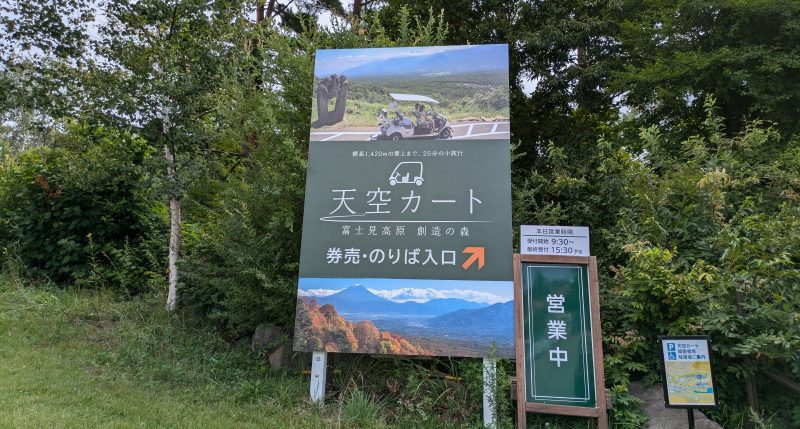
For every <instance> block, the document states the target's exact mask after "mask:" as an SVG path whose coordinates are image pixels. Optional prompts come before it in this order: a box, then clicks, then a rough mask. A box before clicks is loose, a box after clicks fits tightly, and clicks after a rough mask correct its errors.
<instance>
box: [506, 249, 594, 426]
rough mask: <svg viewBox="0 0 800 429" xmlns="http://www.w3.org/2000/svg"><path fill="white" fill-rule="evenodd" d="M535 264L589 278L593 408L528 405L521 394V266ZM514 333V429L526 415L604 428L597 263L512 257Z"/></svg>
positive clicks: (582, 258) (590, 259)
mask: <svg viewBox="0 0 800 429" xmlns="http://www.w3.org/2000/svg"><path fill="white" fill-rule="evenodd" d="M523 263H538V264H552V265H554V266H555V265H566V264H569V265H583V266H585V268H586V271H587V273H588V277H589V284H588V289H589V306H590V313H591V315H590V318H591V325H592V342H591V344H592V351H593V353H592V355H593V357H594V389H595V392H594V393H595V395H594V397H595V407H594V408H590V407H579V406H571V405H558V404H543V403H539V402H528V399H527V395H526V390H525V356H526V350H525V332H524V326H525V320H526V318H525V316H526V315H525V314H524V311H525V309H524V305H523V302H522V299H523V295H522V292H523V284H522V264H523ZM514 330H515V333H514V335H515V337H516V338H515V342H516V355H517V362H516V367H517V427H520V428H524V427H527V426H526V422H527V413H529V412H532V413H542V414H560V415H568V416H579V417H594V418H597V419H598V427H599V429H607V428H608V414H607V413H608V412H607V410H606V392H605V379H604V370H603V346H602V333H601V325H600V296H599V282H598V277H597V259H596V258H595V257H594V256H548V255H520V254H514Z"/></svg>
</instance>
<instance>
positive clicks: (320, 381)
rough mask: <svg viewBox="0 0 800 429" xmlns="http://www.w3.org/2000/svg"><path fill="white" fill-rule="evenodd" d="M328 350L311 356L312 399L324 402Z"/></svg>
mask: <svg viewBox="0 0 800 429" xmlns="http://www.w3.org/2000/svg"><path fill="white" fill-rule="evenodd" d="M327 367H328V352H314V353H313V354H312V356H311V401H312V402H317V403H319V404H322V402H323V401H324V400H325V375H326V373H327V371H326V370H327Z"/></svg>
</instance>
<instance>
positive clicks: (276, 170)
mask: <svg viewBox="0 0 800 429" xmlns="http://www.w3.org/2000/svg"><path fill="white" fill-rule="evenodd" d="M90 3H91V2H82V1H71V2H63V1H60V0H59V2H58V5H59V7H61V8H62V9H63V10H62V12H65V13H56V12H57V11H59V9H58V8H45V9H41V10H39V12H40V14H44V15H45V16H46V17H49V18H50V19H39V20H37V19H36V17H37V15H36V14H35V13H34V11H36V10H37V9H36V8H31V7H25V6H26V5H27V6H30V4H31V2H30V1H28V0H14V1H12V2H10V3H9V6H8V8H10V9H9V10H15V11H17V12H18V16H17V18H18V19H16V20H10V19H9V18H7V17H6V16H7V15H1V14H0V15H1V16H2V18H0V23H2V25H3V26H4V27H5V29H6V30H7V31H6V33H5V34H3V35H2V36H1V37H0V45H2V46H4V47H6V46H10V47H13V49H10V50H8V49H7V50H4V51H3V50H0V52H7V53H4V54H3V55H2V63H0V67H2V71H3V73H2V74H0V93H1V94H2V97H0V112H1V114H2V117H3V121H4V122H3V124H2V130H1V131H2V133H1V134H0V161H2V171H0V246H2V247H3V251H4V254H5V256H6V257H8V258H11V259H12V260H19V261H22V263H23V265H24V270H26V272H27V273H29V274H30V275H31V276H34V277H42V276H46V277H49V278H51V279H53V280H54V281H57V282H58V283H59V284H61V285H65V286H66V285H73V286H77V287H97V288H102V287H104V286H107V287H110V288H113V289H115V290H119V291H124V292H128V293H140V292H143V291H147V290H153V292H154V293H155V294H160V293H163V292H164V289H165V278H164V274H163V270H164V266H165V265H166V263H165V254H166V243H167V234H166V230H165V222H166V219H167V209H166V205H165V203H164V202H165V200H166V198H167V197H172V198H179V199H180V200H181V201H182V203H183V215H184V228H183V232H182V242H183V250H182V259H181V261H180V267H181V270H182V283H181V303H182V305H183V306H184V310H189V311H191V312H192V313H193V314H194V315H195V316H194V317H196V318H197V319H196V320H197V321H198V323H201V324H207V325H208V326H211V327H213V328H214V329H215V330H216V331H217V332H218V333H219V335H222V336H224V337H225V338H226V339H227V340H229V341H231V342H235V341H236V340H238V339H241V338H246V337H247V336H248V335H249V334H251V333H252V332H253V331H254V330H255V328H256V327H257V326H258V325H259V324H262V323H272V324H277V325H280V326H284V327H287V328H290V327H291V326H292V325H293V323H292V322H293V320H294V314H293V312H294V308H295V306H294V303H295V298H296V297H295V293H296V292H295V290H296V273H297V260H298V254H299V243H300V234H301V233H302V231H301V221H302V208H303V192H304V188H305V183H304V181H305V168H306V165H305V160H306V151H307V138H308V132H309V128H308V127H309V123H310V121H309V118H310V117H311V114H312V101H311V100H312V96H311V95H312V86H313V85H312V81H313V77H312V66H313V55H312V54H313V52H314V50H316V49H322V48H357V47H383V46H415V45H420V46H421V45H442V44H464V43H509V44H510V46H511V49H510V61H511V64H510V71H511V73H510V88H509V90H510V100H509V101H510V105H511V111H510V114H511V116H512V117H513V121H512V146H513V153H512V160H513V163H512V185H513V189H512V192H513V205H514V207H513V209H514V210H513V213H514V215H513V216H514V219H513V221H514V225H515V229H516V228H517V226H518V225H520V224H566V225H587V226H589V227H590V228H591V230H592V243H591V246H592V251H593V254H595V255H597V256H598V258H599V266H600V267H601V272H600V276H601V288H602V290H601V306H602V311H603V314H602V320H603V326H602V328H603V334H604V341H603V342H604V352H605V363H606V374H605V376H606V380H607V385H608V386H609V387H610V388H611V391H612V394H613V395H614V398H615V401H616V404H617V405H616V406H615V408H614V410H613V412H612V417H613V419H614V423H615V424H616V425H617V426H618V427H637V425H640V424H641V423H642V416H641V414H640V413H639V412H638V411H637V405H636V401H635V399H633V398H632V397H631V396H630V395H629V393H628V386H629V384H630V382H631V381H633V380H641V381H644V382H645V383H649V382H653V381H657V379H658V377H659V375H658V366H659V356H658V353H657V349H656V343H655V338H656V336H658V335H661V334H707V335H710V336H711V338H712V341H713V353H714V361H715V374H716V377H717V381H718V384H719V389H718V392H719V395H720V399H721V402H722V404H723V406H722V407H720V408H719V409H717V410H715V411H713V412H711V415H712V416H713V417H714V418H715V419H716V420H718V421H720V422H722V423H723V425H724V426H725V427H743V426H744V425H745V424H747V422H750V421H753V422H756V423H758V424H760V425H764V426H769V425H771V426H772V427H776V428H784V427H787V428H791V427H798V426H800V423H799V422H800V406H798V405H797V404H798V401H797V396H796V394H794V393H792V392H791V391H789V390H785V389H783V388H782V387H776V386H774V385H773V383H772V382H771V381H769V379H768V378H767V377H766V376H765V375H764V374H766V373H767V372H768V371H770V372H776V373H781V374H784V375H786V376H788V377H789V378H793V379H794V380H800V356H798V350H800V308H798V307H800V252H798V250H797V249H798V248H800V221H799V220H798V219H800V218H799V217H798V215H800V203H798V198H800V134H798V129H797V118H798V117H800V110H798V109H800V108H798V106H800V78H798V77H800V75H799V74H800V50H799V48H798V46H800V43H798V41H800V25H798V23H799V22H800V6H798V4H797V2H792V1H788V0H787V1H760V0H759V1H702V2H696V1H678V2H674V1H672V2H668V1H663V0H647V1H632V0H631V1H628V0H622V1H609V2H580V1H572V0H567V1H540V2H526V1H499V0H483V1H477V2H474V1H466V0H456V1H442V0H434V1H430V2H426V3H425V4H424V5H423V4H420V3H417V2H405V1H395V0H388V1H385V2H380V3H377V4H374V5H372V6H371V8H370V9H369V10H368V11H367V13H365V14H364V15H362V16H360V17H352V16H348V17H346V18H342V19H337V18H335V19H334V23H333V24H331V26H330V27H327V28H323V27H321V26H320V25H318V22H317V21H316V20H315V16H316V14H317V13H318V12H320V8H328V9H329V10H331V11H332V12H333V13H334V16H338V15H337V14H341V13H342V11H341V10H340V9H341V8H340V7H339V8H335V7H333V6H325V4H327V3H324V4H323V3H314V2H298V6H297V7H298V9H294V10H293V12H292V14H291V16H289V15H287V16H286V17H284V19H283V20H282V19H281V18H280V17H277V18H276V19H275V20H266V21H264V22H262V23H259V24H255V23H252V22H251V21H250V20H249V19H248V11H250V10H251V6H253V4H251V3H250V2H234V1H231V2H215V4H214V5H212V6H209V5H207V4H205V3H202V2H196V1H189V0H186V1H178V2H175V3H174V4H173V3H167V2H162V1H159V0H152V1H148V2H141V3H140V4H137V6H136V7H131V8H127V6H126V5H130V4H132V3H130V4H129V2H112V12H114V13H116V14H119V16H123V17H124V20H122V21H121V22H120V25H121V26H120V27H119V28H121V29H124V30H119V31H118V30H117V27H113V26H109V27H108V29H107V31H104V32H102V34H101V36H102V37H101V41H100V42H97V41H92V40H91V38H90V37H89V36H88V31H86V28H85V26H86V25H87V24H86V22H87V21H88V20H90V19H91V17H92V16H93V14H94V12H93V11H92V10H91V6H92V5H91V4H90ZM279 3H280V2H279ZM203 8H206V9H203ZM83 12H85V14H82V13H83ZM141 31H144V34H146V35H147V34H149V35H153V34H164V32H170V33H169V34H175V35H176V36H175V37H174V38H157V37H155V38H152V39H151V38H148V37H141V38H137V37H135V35H136V34H140V33H137V32H141ZM153 40H156V41H157V42H152V41H153ZM151 42H152V43H151ZM28 46H33V47H36V48H38V49H41V50H42V52H44V53H45V54H46V55H43V56H42V57H26V56H25V55H22V54H20V51H24V49H25V48H27V47H28ZM94 55H100V56H102V57H103V58H111V59H112V60H113V61H109V62H107V63H103V62H102V61H98V60H97V57H96V56H94ZM42 58H44V59H42ZM421 91H427V92H430V93H429V94H425V95H430V96H433V97H434V98H436V95H435V94H436V88H432V87H429V86H423V87H422V88H421V89H420V92H421ZM384 92H386V89H385V88H381V87H378V86H375V85H370V84H367V83H364V84H362V85H353V87H352V93H353V96H354V97H355V98H357V99H359V100H362V101H361V102H362V104H363V105H361V106H359V107H358V109H359V110H358V112H355V113H354V114H353V118H354V121H355V122H358V124H359V125H364V124H366V125H370V124H372V122H371V121H372V115H373V114H374V110H376V109H377V108H378V107H383V104H384V103H385V102H386V101H387V100H386V99H385V94H384ZM482 102H486V100H478V99H474V98H472V97H465V98H464V99H463V100H460V101H458V102H457V103H456V104H458V105H447V106H445V105H443V106H442V108H443V109H444V110H445V111H446V112H448V111H450V113H453V112H455V113H457V114H464V115H471V114H472V113H471V112H472V110H473V108H478V107H480V108H483V105H482V104H481V103H482ZM459 103H460V104H459ZM165 106H173V107H175V108H174V109H173V110H171V111H169V112H170V115H165V110H164V107H165ZM489 106H490V105H489ZM490 107H491V106H490ZM448 109H450V110H448ZM478 113H481V112H478ZM498 114H501V115H505V114H504V112H498ZM165 116H170V121H172V123H171V124H170V125H171V128H170V127H165V126H164V118H165ZM359 121H360V122H359ZM362 122H363V124H362ZM165 146H167V147H170V148H173V149H174V150H175V151H176V152H177V153H178V159H177V161H176V166H177V173H176V174H174V175H167V174H165V171H166V164H165V162H164V161H163V157H162V156H161V155H160V151H161V150H163V148H164V147H165ZM515 234H516V232H515ZM515 242H516V240H515ZM337 359H339V358H337ZM336 365H337V367H338V368H339V370H340V371H341V372H340V373H339V374H340V375H337V376H336V380H335V381H334V385H335V389H334V390H335V391H336V392H337V394H338V395H340V398H341V400H342V402H341V404H342V407H343V409H345V410H346V413H347V414H348V416H349V417H348V418H350V419H351V420H352V424H353V426H356V427H357V426H359V425H361V426H369V424H370V423H369V422H375V421H376V417H375V415H376V410H377V409H381V408H383V409H387V408H388V406H387V402H388V401H390V400H391V401H394V402H396V403H397V404H399V405H398V406H397V407H394V406H393V407H391V409H392V410H395V411H396V412H398V413H401V414H402V415H403V416H413V418H414V419H416V421H420V422H428V423H430V422H441V421H446V422H448V423H447V424H451V425H454V426H459V425H466V424H477V422H478V421H479V416H478V410H477V409H475V408H470V406H469V405H467V404H470V403H472V401H473V400H475V401H477V399H476V398H477V396H476V395H477V393H476V392H477V390H476V388H475V387H474V386H472V385H471V384H470V383H476V382H477V381H476V380H478V379H479V377H478V373H479V371H478V369H479V368H478V366H476V365H477V364H476V363H475V362H470V361H465V360H447V361H442V360H437V361H434V362H429V363H426V364H424V365H423V364H417V363H415V362H406V361H402V364H396V363H391V364H387V365H384V364H383V363H376V361H374V360H371V359H368V358H350V357H342V358H341V360H340V361H337V362H336ZM503 365H506V366H504V367H503V371H501V380H500V382H501V383H507V382H508V378H507V375H508V373H510V371H511V369H512V367H510V366H508V365H507V363H503ZM394 367H396V368H395V369H394V370H393V369H391V368H394ZM370 371H373V372H370ZM445 372H449V373H450V374H459V376H462V377H463V378H462V379H461V380H460V381H461V384H457V385H453V383H454V382H453V380H452V379H447V378H443V376H442V374H443V373H445ZM368 374H379V376H377V377H376V378H375V379H376V380H377V382H373V381H372V380H369V378H370V377H369V375H368ZM751 375H752V376H755V379H756V384H757V386H758V387H759V398H760V400H761V405H762V410H760V411H759V412H756V413H751V412H750V411H749V410H748V409H747V403H746V398H745V394H744V380H745V377H747V376H751ZM398 380H399V381H398ZM448 383H449V384H448ZM470 386H472V387H470ZM793 395H794V396H793ZM382 398H392V399H382ZM383 401H386V402H383ZM507 401H508V399H507V398H506V397H505V396H503V398H502V399H501V398H498V402H499V407H500V409H501V410H503V413H504V416H505V417H504V418H505V419H506V420H505V421H504V423H505V424H509V423H510V420H508V415H509V414H510V410H511V409H510V403H509V402H507ZM475 403H477V402H475ZM459 407H460V408H459ZM454 409H458V410H461V411H459V412H454V411H453V410H454ZM759 413H760V414H759ZM433 415H436V416H439V417H438V418H441V419H442V420H437V419H438V418H437V419H433V420H430V418H431V416H433ZM400 420H402V419H400ZM400 420H398V421H400ZM553 422H555V424H557V425H560V426H563V427H576V426H574V425H577V424H578V423H574V422H572V421H568V420H553ZM384 423H386V422H381V425H382V424H384ZM428 423H425V424H428ZM544 423H545V421H544V420H541V421H540V420H537V421H536V422H534V424H537V425H538V424H541V425H543V424H544ZM436 424H438V423H436ZM436 424H434V423H430V425H431V426H430V427H437V426H436ZM581 427H583V426H581Z"/></svg>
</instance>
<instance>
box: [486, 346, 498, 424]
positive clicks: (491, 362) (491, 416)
mask: <svg viewBox="0 0 800 429" xmlns="http://www.w3.org/2000/svg"><path fill="white" fill-rule="evenodd" d="M483 426H484V427H488V428H491V429H495V428H496V427H497V359H493V358H483Z"/></svg>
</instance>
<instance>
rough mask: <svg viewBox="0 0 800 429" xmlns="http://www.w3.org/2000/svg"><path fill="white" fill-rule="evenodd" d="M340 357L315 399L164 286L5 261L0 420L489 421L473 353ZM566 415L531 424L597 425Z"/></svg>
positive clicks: (0, 296) (296, 377)
mask: <svg viewBox="0 0 800 429" xmlns="http://www.w3.org/2000/svg"><path fill="white" fill-rule="evenodd" d="M333 358H335V359H333V360H334V361H335V363H334V364H333V365H334V368H333V370H332V371H330V372H329V379H330V382H331V384H332V385H331V387H330V389H329V398H328V400H327V401H326V404H325V405H324V406H322V407H319V406H317V405H315V404H311V403H309V402H308V399H307V398H308V380H307V378H306V376H304V375H302V374H299V373H296V372H290V371H274V370H270V369H269V368H268V366H267V365H266V363H265V361H264V359H260V360H254V359H253V357H252V356H251V353H250V350H249V344H246V343H241V342H240V343H237V344H230V343H228V342H226V341H224V340H223V339H222V338H220V336H219V334H217V333H216V332H215V331H213V330H211V329H210V328H208V327H206V326H205V325H203V324H202V323H201V322H199V321H198V320H197V319H196V318H194V317H193V316H191V315H189V314H184V313H181V312H176V313H174V314H169V313H167V312H165V311H164V310H163V299H162V297H161V296H158V295H148V296H143V297H139V298H136V299H128V300H119V299H117V298H115V297H114V296H113V295H112V294H111V293H109V292H106V291H92V290H70V289H67V290H65V289H60V288H57V287H55V286H54V285H51V284H37V285H30V284H28V283H26V281H25V280H22V278H21V277H20V276H17V275H13V274H7V273H3V272H2V271H0V362H2V364H0V428H6V427H9V428H11V427H13V428H42V427H47V428H151V427H158V428H256V427H257V428H264V427H268V428H391V427H398V428H404V429H411V428H431V429H432V428H437V429H439V428H463V427H474V428H477V427H481V425H480V398H479V396H480V390H476V389H479V387H480V379H479V374H480V370H481V364H480V362H479V361H477V360H474V359H473V360H453V361H450V360H438V361H437V360H432V361H419V362H416V361H413V360H404V359H400V360H394V359H371V358H368V357H366V356H358V355H353V356H348V355H339V354H337V355H334V356H333ZM442 369H444V370H445V372H446V373H449V374H456V375H458V376H459V377H462V378H463V380H464V381H463V383H462V384H454V383H453V382H452V381H448V380H446V379H442V378H441V377H439V376H437V375H436V374H437V373H438V372H439V370H442ZM473 373H474V374H473ZM473 385H474V386H473ZM506 387H507V386H506ZM504 390H507V389H506V388H504ZM502 408H503V409H504V410H505V412H504V413H503V414H504V416H503V418H502V420H501V423H502V424H501V427H504V428H505V427H512V416H513V411H512V410H511V409H510V404H508V405H504V406H503V407H502ZM562 420H563V419H562ZM562 420H559V419H553V418H547V417H544V416H542V417H539V418H536V417H534V416H533V415H529V421H530V425H529V427H547V428H548V429H557V428H561V429H566V428H570V429H571V428H590V427H592V423H591V422H587V421H586V420H585V419H583V420H580V421H566V420H565V421H562Z"/></svg>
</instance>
